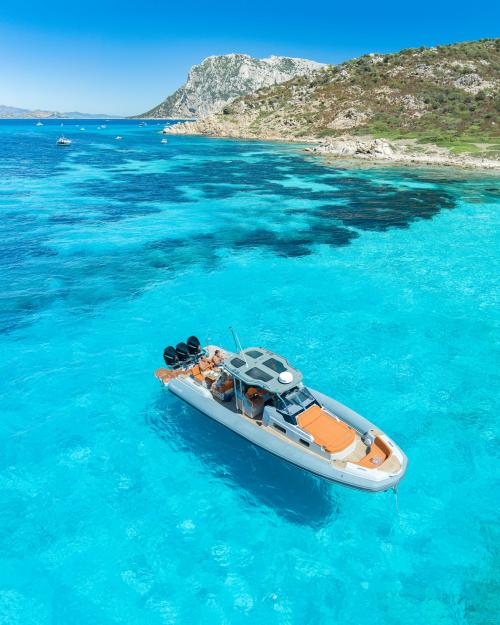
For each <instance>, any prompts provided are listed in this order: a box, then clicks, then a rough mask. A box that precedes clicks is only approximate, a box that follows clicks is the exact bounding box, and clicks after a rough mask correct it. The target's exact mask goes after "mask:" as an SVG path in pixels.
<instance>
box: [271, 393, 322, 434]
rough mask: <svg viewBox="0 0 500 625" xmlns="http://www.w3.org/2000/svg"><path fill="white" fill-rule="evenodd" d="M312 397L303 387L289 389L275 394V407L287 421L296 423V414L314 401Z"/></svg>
mask: <svg viewBox="0 0 500 625" xmlns="http://www.w3.org/2000/svg"><path fill="white" fill-rule="evenodd" d="M315 401H316V400H315V399H314V397H313V396H312V395H311V393H310V392H309V391H308V390H307V389H306V388H305V387H302V388H299V387H298V386H296V387H295V388H292V389H290V390H289V391H288V392H287V393H284V394H283V395H277V396H276V408H277V409H278V412H280V413H281V414H282V415H283V418H284V419H285V421H287V422H288V423H291V424H293V425H297V416H298V415H299V414H300V413H301V412H303V411H304V410H306V409H307V408H309V406H311V405H312V404H314V403H315Z"/></svg>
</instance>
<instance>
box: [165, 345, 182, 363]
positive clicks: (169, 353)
mask: <svg viewBox="0 0 500 625" xmlns="http://www.w3.org/2000/svg"><path fill="white" fill-rule="evenodd" d="M163 360H164V361H165V364H166V365H167V367H171V368H172V369H175V368H176V367H178V366H179V360H178V358H177V354H176V351H175V347H172V345H169V346H168V347H165V349H164V350H163Z"/></svg>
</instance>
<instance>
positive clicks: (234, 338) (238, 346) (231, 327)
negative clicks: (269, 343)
mask: <svg viewBox="0 0 500 625" xmlns="http://www.w3.org/2000/svg"><path fill="white" fill-rule="evenodd" d="M229 329H230V330H231V334H232V335H233V340H234V344H235V346H236V351H238V352H240V353H241V355H242V356H243V360H244V361H245V364H247V365H248V362H247V359H246V358H245V354H244V353H243V347H241V342H240V338H239V336H238V335H237V334H236V331H235V330H234V329H233V326H229Z"/></svg>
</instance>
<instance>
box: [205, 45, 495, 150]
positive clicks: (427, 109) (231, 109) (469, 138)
mask: <svg viewBox="0 0 500 625" xmlns="http://www.w3.org/2000/svg"><path fill="white" fill-rule="evenodd" d="M499 77H500V39H482V40H480V41H474V42H466V43H458V44H453V45H446V46H437V47H434V48H416V49H408V50H402V51H401V52H398V53H396V54H371V55H365V56H362V57H360V58H357V59H354V60H351V61H347V62H346V63H342V64H340V65H337V66H329V67H328V68H326V69H324V70H322V71H318V72H315V73H314V74H313V75H312V76H302V77H297V78H293V79H292V80H289V81H288V82H286V83H282V84H280V85H274V86H272V87H267V88H265V89H261V90H259V91H257V92H256V93H254V94H252V95H249V96H245V97H242V98H238V99H237V100H235V101H234V102H232V103H231V104H230V105H228V106H226V107H225V108H224V110H223V112H222V113H221V114H219V115H218V116H217V119H218V120H219V121H220V122H221V123H222V124H224V126H225V127H226V128H227V127H230V126H235V125H239V126H241V127H244V128H245V132H246V134H250V135H254V136H266V134H267V135H280V136H283V137H294V138H300V137H304V138H305V137H328V136H338V135H342V134H346V133H349V134H358V135H364V134H371V135H374V136H378V137H380V136H384V137H386V138H393V139H394V138H414V139H415V140H416V141H420V142H432V143H435V144H437V145H442V146H443V147H448V148H450V149H451V150H452V151H454V152H457V153H459V152H463V151H470V152H474V151H475V150H479V149H483V148H484V145H481V144H491V146H490V147H491V150H490V151H491V156H494V155H495V154H496V153H498V150H499V144H500V141H499V137H500V126H499V121H498V120H499V118H500V115H499V113H500V80H499Z"/></svg>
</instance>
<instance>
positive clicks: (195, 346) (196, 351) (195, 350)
mask: <svg viewBox="0 0 500 625" xmlns="http://www.w3.org/2000/svg"><path fill="white" fill-rule="evenodd" d="M187 347H188V350H189V353H190V354H191V355H192V356H201V344H200V341H199V340H198V337H196V336H190V337H189V338H188V340H187Z"/></svg>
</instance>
